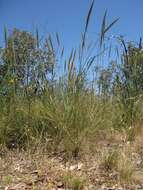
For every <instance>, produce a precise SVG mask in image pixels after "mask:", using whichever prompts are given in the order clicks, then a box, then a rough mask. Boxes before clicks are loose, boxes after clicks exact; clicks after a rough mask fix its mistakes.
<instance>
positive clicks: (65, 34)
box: [0, 0, 143, 48]
mask: <svg viewBox="0 0 143 190" xmlns="http://www.w3.org/2000/svg"><path fill="white" fill-rule="evenodd" d="M90 3H91V0H0V38H1V40H0V42H1V43H2V32H3V27H4V25H6V26H7V28H9V29H12V28H13V27H17V28H20V29H25V30H28V31H31V32H33V31H34V29H35V28H36V27H38V28H39V29H40V31H41V34H42V35H46V34H47V33H48V32H50V33H52V34H54V33H55V32H58V33H59V34H60V36H61V39H62V41H63V44H64V45H65V46H66V47H67V48H70V47H74V46H75V45H77V44H78V42H79V39H80V33H81V32H82V31H83V28H84V23H85V17H86V15H87V11H88V8H89V5H90ZM105 9H107V10H108V20H109V21H112V20H113V19H115V18H118V17H119V18H120V20H119V22H118V23H117V24H116V26H114V28H113V29H112V33H113V34H115V35H119V34H123V35H125V36H126V38H127V39H130V40H137V39H139V37H140V36H142V32H143V21H142V18H143V11H142V10H143V0H95V6H94V11H93V16H92V20H91V23H90V27H89V35H90V36H92V38H96V35H97V34H98V32H99V28H100V25H101V20H102V17H103V14H104V12H105Z"/></svg>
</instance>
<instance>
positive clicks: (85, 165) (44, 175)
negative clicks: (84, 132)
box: [0, 131, 143, 190]
mask: <svg viewBox="0 0 143 190" xmlns="http://www.w3.org/2000/svg"><path fill="white" fill-rule="evenodd" d="M128 138H129V137H127V136H126V135H125V134H123V133H122V134H121V133H117V132H116V133H113V134H111V135H110V136H109V135H108V138H104V140H103V139H101V140H99V139H98V142H95V143H94V144H92V146H89V145H86V146H84V151H83V152H81V155H80V157H79V158H76V159H73V158H69V157H68V158H66V157H65V155H64V153H59V154H58V153H57V154H54V153H53V154H52V153H46V154H45V153H43V152H42V153H41V151H40V150H39V151H37V152H35V153H31V152H24V151H23V152H22V151H20V152H19V151H17V150H15V151H7V150H5V149H2V148H1V157H0V190H18V189H19V190H26V189H27V190H28V189H29V190H30V189H31V190H38V189H39V190H48V189H51V190H64V189H73V190H82V189H83V190H94V189H95V190H127V189H129V190H137V189H143V142H142V132H141V131H140V132H139V134H137V135H136V139H135V140H134V141H132V142H131V141H129V140H128ZM92 143H93V142H92ZM89 147H90V148H89ZM91 147H92V148H91Z"/></svg>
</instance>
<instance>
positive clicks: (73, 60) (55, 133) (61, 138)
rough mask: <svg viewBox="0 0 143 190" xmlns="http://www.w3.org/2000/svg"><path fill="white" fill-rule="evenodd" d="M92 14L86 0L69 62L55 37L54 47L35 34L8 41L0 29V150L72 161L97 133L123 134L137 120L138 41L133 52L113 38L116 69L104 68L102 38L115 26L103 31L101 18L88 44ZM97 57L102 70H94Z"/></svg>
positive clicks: (139, 97) (105, 50)
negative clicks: (43, 151)
mask: <svg viewBox="0 0 143 190" xmlns="http://www.w3.org/2000/svg"><path fill="white" fill-rule="evenodd" d="M93 7H94V1H93V2H92V3H91V6H90V8H89V11H88V14H87V17H86V20H85V29H84V32H83V34H82V37H81V42H80V44H79V49H74V48H73V49H72V51H71V53H70V56H69V57H67V56H66V55H65V54H64V48H63V46H62V44H61V40H60V37H59V35H58V34H57V33H56V42H55V40H53V37H52V36H51V35H49V36H48V37H46V38H45V39H44V40H43V41H42V42H41V41H40V35H39V32H38V30H36V32H35V34H31V33H29V32H26V31H20V30H18V29H13V31H12V33H11V34H9V33H8V31H7V29H6V27H5V29H4V37H5V47H3V48H1V49H0V56H1V57H0V60H1V63H0V144H2V145H5V146H7V147H9V148H14V147H18V148H19V147H20V148H27V147H29V146H30V147H35V148H36V147H38V146H41V145H44V146H45V148H49V149H50V150H52V151H55V150H62V151H65V152H67V153H69V154H70V155H72V156H75V157H77V156H78V155H79V153H80V150H82V148H83V147H84V146H83V142H86V143H88V140H89V139H90V140H91V139H92V140H94V138H95V137H96V134H97V131H106V129H107V130H109V129H115V130H116V129H121V128H126V127H130V126H131V125H134V124H135V122H136V121H137V120H138V119H139V118H141V117H142V110H141V106H140V105H141V102H142V95H141V93H142V59H143V53H142V47H141V42H140V44H139V47H136V46H135V45H134V44H128V47H126V46H127V45H126V42H125V41H124V40H123V39H121V38H118V41H120V43H121V44H122V46H123V49H122V48H121V49H120V51H119V52H121V55H119V58H120V63H119V64H117V62H116V60H115V61H111V60H112V52H111V48H110V47H109V41H108V40H106V33H107V32H108V31H109V30H110V29H111V27H112V26H113V25H114V24H115V23H116V22H117V21H118V19H116V20H114V21H113V22H111V23H110V24H107V12H105V14H104V17H103V21H102V24H101V30H100V31H101V32H100V36H99V39H97V41H98V43H93V44H89V43H88V42H87V33H88V27H89V23H90V19H91V16H92V13H93ZM106 43H107V44H106ZM96 44H98V47H97V46H95V45H96ZM55 46H56V47H55ZM57 49H58V51H57ZM107 54H109V55H110V56H107ZM104 56H105V57H108V59H107V58H106V63H107V62H109V63H108V64H104V63H101V62H102V60H104V59H102V58H103V57H104ZM64 59H65V60H64ZM59 65H60V69H59ZM104 65H105V66H104ZM103 134H104V133H103ZM103 138H104V137H103Z"/></svg>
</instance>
